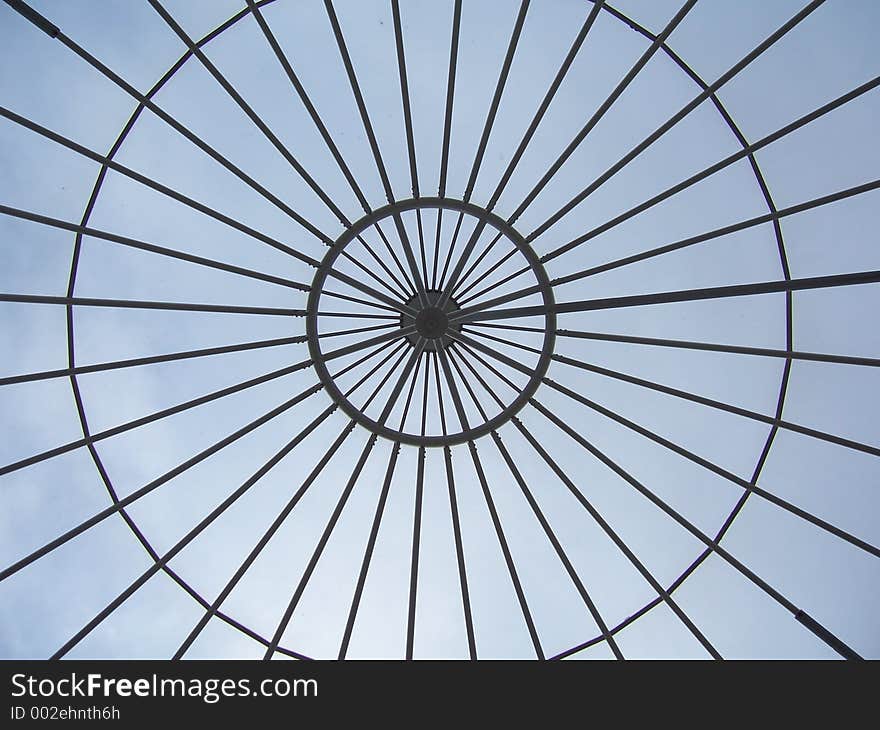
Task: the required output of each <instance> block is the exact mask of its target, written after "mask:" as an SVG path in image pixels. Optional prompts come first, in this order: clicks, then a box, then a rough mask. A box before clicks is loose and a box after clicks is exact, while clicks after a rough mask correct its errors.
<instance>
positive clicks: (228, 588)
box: [172, 421, 355, 659]
mask: <svg viewBox="0 0 880 730" xmlns="http://www.w3.org/2000/svg"><path fill="white" fill-rule="evenodd" d="M354 425H355V424H354V421H349V423H348V425H347V426H346V427H345V428H344V429H343V430H342V433H340V434H339V436H338V437H337V438H336V440H335V441H334V442H333V444H331V446H330V447H329V448H328V449H327V451H326V452H324V455H323V456H322V457H321V459H320V461H319V462H318V464H317V466H315V468H314V469H312V471H311V473H310V474H309V475H308V476H307V477H306V479H305V480H304V481H303V483H302V485H301V486H300V488H299V489H298V490H297V491H296V492H295V493H294V495H293V497H291V499H290V500H289V501H288V503H287V504H286V505H285V506H284V508H283V509H282V510H281V512H280V513H279V514H278V516H277V517H276V518H275V520H274V521H273V522H272V524H271V525H270V526H269V529H268V530H266V532H265V533H264V534H263V536H262V537H261V538H260V540H259V541H258V542H257V544H256V545H255V546H254V548H253V549H252V550H251V551H250V553H248V555H247V557H246V558H245V560H244V562H243V563H242V564H241V565H240V566H239V567H238V569H237V570H236V572H235V573H234V574H233V576H232V578H231V579H230V580H229V581H228V582H227V583H226V585H225V586H224V587H223V590H222V591H220V593H219V595H218V596H217V598H216V599H214V601H213V603H212V604H211V606H210V608H209V609H208V610H207V611H206V612H205V613H204V615H203V616H202V617H201V619H199V621H198V623H197V624H196V625H195V627H193V629H192V631H190V633H189V634H188V635H187V637H186V638H185V639H184V640H183V643H182V644H181V645H180V646H179V647H178V649H177V651H176V652H175V653H174V656H173V657H172V658H173V659H181V658H182V657H183V655H184V654H185V653H186V651H187V650H188V649H189V648H190V646H192V644H193V642H194V641H195V640H196V639H197V638H198V637H199V634H201V632H202V630H203V629H204V628H205V626H207V624H208V621H210V620H211V618H213V617H214V616H215V615H217V614H218V611H219V608H220V606H221V605H222V603H223V602H224V601H225V600H226V598H227V597H228V596H229V594H230V593H231V592H232V590H233V588H235V586H236V585H238V583H239V581H240V580H241V579H242V578H243V577H244V574H245V573H246V572H247V571H248V569H249V568H250V567H251V565H252V564H253V563H254V561H255V560H256V559H257V557H259V555H260V554H261V553H262V552H263V548H265V547H266V545H267V544H268V542H269V540H270V539H271V538H272V536H273V535H274V534H275V533H276V532H277V531H278V528H280V527H281V525H282V523H283V522H284V521H285V519H287V516H288V515H289V514H290V513H291V512H292V511H293V508H294V507H296V505H297V504H298V503H299V501H300V499H302V497H303V495H304V494H305V493H306V491H307V490H308V488H309V487H310V486H311V485H312V483H313V482H314V481H315V480H316V479H317V478H318V476H319V475H320V474H321V472H322V471H323V470H324V468H325V467H326V466H327V464H328V463H329V462H330V460H331V459H332V458H333V456H334V454H335V453H336V452H337V451H338V449H339V447H340V446H341V445H342V443H343V441H345V439H346V438H347V437H348V435H349V434H350V433H351V432H352V430H353V429H354ZM266 646H267V647H268V646H269V642H266ZM276 650H279V649H277V648H276Z"/></svg>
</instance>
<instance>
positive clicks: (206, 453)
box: [0, 344, 403, 581]
mask: <svg viewBox="0 0 880 730" xmlns="http://www.w3.org/2000/svg"><path fill="white" fill-rule="evenodd" d="M389 346H390V344H389V345H385V346H383V347H382V348H380V349H378V350H376V351H375V352H373V353H371V354H368V355H366V356H365V357H364V358H362V359H361V360H359V361H358V362H355V363H352V364H351V365H349V366H348V367H346V368H345V369H344V370H342V371H340V372H339V373H337V377H338V376H340V375H342V373H344V372H345V371H347V370H350V369H352V368H353V367H355V366H356V365H358V364H360V362H363V361H365V360H368V359H370V358H371V357H373V356H375V355H377V354H378V353H379V352H381V351H382V350H383V349H385V348H386V347H389ZM401 346H403V345H401ZM392 354H393V352H392ZM390 357H391V355H388V356H387V357H386V358H385V359H384V360H382V361H381V362H379V363H378V365H376V366H375V367H374V369H373V370H371V371H370V372H369V373H367V375H366V376H364V377H363V378H362V379H361V380H360V381H359V382H358V383H357V384H356V385H355V386H354V387H353V388H352V389H351V391H353V390H354V389H356V388H357V387H359V386H360V385H361V384H362V383H363V382H364V381H365V380H366V379H367V378H369V377H370V376H371V375H372V374H373V373H375V372H376V370H378V369H379V368H380V367H381V366H382V365H383V364H384V363H385V362H386V361H387V359H388V358H390ZM322 387H323V386H322V385H321V384H317V385H314V386H312V387H311V388H309V389H308V390H305V391H303V392H302V393H300V394H299V395H297V396H294V398H292V399H290V400H289V401H287V402H286V403H283V404H282V405H281V406H279V407H277V408H275V409H273V410H271V411H269V412H268V413H266V414H264V415H263V416H261V417H259V418H257V419H255V420H254V421H252V422H251V423H249V424H247V425H246V426H244V427H242V428H241V429H239V430H238V431H236V432H235V433H233V434H231V435H229V436H227V437H225V438H223V439H221V440H220V441H217V442H215V443H214V444H212V445H211V446H209V447H208V448H206V449H204V450H202V451H201V452H199V453H198V454H196V455H195V456H193V457H191V458H190V459H188V460H187V461H185V462H183V463H182V464H179V465H178V466H176V467H174V468H173V469H171V470H169V471H167V472H165V474H163V475H162V476H160V477H158V478H156V479H154V480H153V481H152V482H150V483H149V484H147V485H145V486H144V487H141V488H140V489H138V490H136V491H135V492H132V493H131V494H130V495H128V496H127V497H125V498H124V499H121V500H118V501H116V502H115V503H114V504H113V506H111V507H108V508H107V509H104V510H102V511H101V512H99V513H97V514H95V515H93V516H92V517H90V518H89V519H87V520H85V521H83V522H81V523H80V524H79V525H77V526H76V527H74V528H72V529H71V530H68V531H67V532H66V533H64V534H63V535H61V536H60V537H58V538H56V539H54V540H52V541H50V542H48V543H46V544H45V545H43V546H42V547H41V548H39V549H38V550H35V551H34V552H32V553H31V554H30V555H28V556H26V557H24V558H22V559H21V560H19V561H17V562H16V563H14V564H13V565H11V566H9V567H8V568H6V569H5V570H3V571H2V572H0V581H3V580H6V578H8V577H10V576H11V575H14V574H15V573H17V572H18V571H19V570H21V569H22V568H25V567H27V566H28V565H30V564H31V563H33V562H34V561H36V560H38V559H39V558H41V557H43V556H44V555H47V554H48V553H50V552H52V551H53V550H55V549H56V548H58V547H61V546H62V545H64V544H65V543H67V542H68V541H70V540H72V539H73V538H74V537H76V536H77V535H80V534H81V533H83V532H85V531H86V530H88V529H90V528H92V527H94V526H95V525H97V524H99V523H100V522H102V521H103V520H105V519H106V518H107V517H109V516H111V515H113V514H116V513H117V512H122V511H123V510H124V509H125V507H127V506H128V505H129V504H131V503H133V502H135V501H137V500H138V499H140V498H141V497H143V496H144V495H146V494H149V493H150V492H152V491H154V490H155V489H157V488H159V487H160V486H162V485H163V484H165V483H167V482H169V481H171V480H172V479H174V478H175V477H177V476H179V475H180V474H182V473H184V472H185V471H187V470H188V469H190V468H192V467H193V466H195V465H196V464H198V463H200V462H202V461H204V460H205V459H207V458H208V457H210V456H212V455H213V454H215V453H217V452H218V451H220V450H222V449H223V448H225V447H226V446H228V445H229V444H231V443H233V442H235V441H237V440H238V439H240V438H242V437H243V436H245V435H246V434H248V433H250V432H251V431H253V430H254V429H256V428H258V427H259V426H261V425H262V424H264V423H266V422H268V421H269V420H271V419H272V418H274V417H276V416H277V415H280V414H281V413H283V412H284V411H286V410H288V409H289V408H291V407H292V406H294V405H296V404H297V403H299V402H300V401H302V400H305V399H306V398H308V397H309V396H311V395H313V394H314V393H317V392H318V391H319V390H321V388H322ZM351 391H350V392H351ZM99 437H101V435H100V434H98V435H94V436H91V437H90V440H91V441H94V440H96V439H97V438H99Z"/></svg>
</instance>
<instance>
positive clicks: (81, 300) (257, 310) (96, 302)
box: [0, 293, 306, 317]
mask: <svg viewBox="0 0 880 730" xmlns="http://www.w3.org/2000/svg"><path fill="white" fill-rule="evenodd" d="M0 302H13V303H21V304H63V305H65V306H76V307H110V308H113V309H167V310H173V311H180V312H222V313H226V314H268V315H278V316H283V317H304V316H305V314H306V311H305V310H304V309H286V308H282V307H239V306H234V305H227V304H194V303H188V302H151V301H137V300H131V299H97V298H92V297H57V296H46V295H43V294H8V293H2V294H0Z"/></svg>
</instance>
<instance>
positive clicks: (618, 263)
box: [458, 180, 880, 308]
mask: <svg viewBox="0 0 880 730" xmlns="http://www.w3.org/2000/svg"><path fill="white" fill-rule="evenodd" d="M877 189H880V180H872V181H870V182H867V183H864V184H862V185H856V186H854V187H851V188H846V189H844V190H839V191H837V192H836V193H831V194H830V195H823V196H821V197H818V198H814V199H812V200H808V201H805V202H803V203H798V204H796V205H791V206H789V207H787V208H782V209H780V210H775V211H772V212H770V213H766V214H764V215H759V216H756V217H754V218H748V219H746V220H743V221H740V222H738V223H733V224H731V225H728V226H723V227H721V228H716V229H714V230H712V231H707V232H705V233H700V234H697V235H696V236H690V237H689V238H684V239H681V240H679V241H676V242H674V243H669V244H666V245H665V246H659V247H657V248H652V249H649V250H647V251H642V252H640V253H637V254H633V255H632V256H625V257H623V258H620V259H616V260H614V261H609V262H607V263H604V264H599V265H597V266H593V267H590V268H588V269H582V270H581V271H576V272H574V273H571V274H566V275H565V276H560V277H557V278H556V279H553V280H552V281H551V282H550V283H551V284H552V285H553V286H554V287H556V286H561V285H563V284H569V283H571V282H573V281H577V280H578V279H584V278H587V277H589V276H595V275H596V274H602V273H605V272H606V271H611V270H612V269H617V268H621V267H623V266H629V265H630V264H635V263H639V262H641V261H646V260H648V259H652V258H654V257H656V256H662V255H664V254H667V253H672V252H673V251H680V250H681V249H684V248H688V247H689V246H694V245H697V244H700V243H705V242H707V241H711V240H714V239H716V238H721V237H723V236H728V235H730V234H733V233H738V232H739V231H743V230H746V229H748V228H754V227H756V226H760V225H763V224H765V223H773V224H774V225H778V223H779V221H780V220H781V219H782V218H785V217H787V216H791V215H795V214H797V213H804V212H806V211H808V210H812V209H814V208H819V207H822V206H824V205H829V204H831V203H836V202H838V201H841V200H846V199H847V198H850V197H853V196H856V195H862V194H864V193H868V192H872V191H874V190H877ZM514 253H515V252H514V251H511V252H510V253H509V254H508V255H507V258H509V257H510V256H512V255H513V254H514ZM505 260H506V258H505V259H502V262H499V263H498V264H496V266H500V264H501V263H503V261H505ZM544 260H546V258H544V259H542V261H544ZM530 271H531V268H530V267H528V266H525V267H523V268H521V269H519V270H517V271H516V272H514V273H513V274H511V275H510V276H508V277H506V278H504V279H502V280H500V281H498V282H495V283H494V284H491V285H490V286H488V287H486V288H485V289H482V290H481V291H479V292H477V293H476V294H474V295H472V296H471V297H468V298H467V299H462V298H461V294H462V293H463V292H462V293H459V297H458V302H459V304H462V305H463V304H466V303H467V302H469V301H472V300H474V299H477V298H479V297H481V296H483V295H484V294H486V293H488V292H489V291H491V290H493V289H496V288H498V287H499V286H502V285H503V284H506V283H507V282H508V281H511V280H512V279H515V278H517V277H518V276H522V275H523V274H527V273H529V272H530ZM487 273H491V272H487ZM538 291H539V288H538V287H535V286H530V287H526V288H524V289H519V290H517V291H516V292H512V293H511V294H509V295H505V298H504V300H503V301H513V300H514V299H518V298H521V297H526V296H529V295H530V294H535V293H537V292H538ZM497 303H499V299H498V298H496V299H493V300H489V301H486V302H481V303H480V305H479V306H480V307H481V308H486V307H490V306H494V305H495V304H497Z"/></svg>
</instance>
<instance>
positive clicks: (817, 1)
mask: <svg viewBox="0 0 880 730" xmlns="http://www.w3.org/2000/svg"><path fill="white" fill-rule="evenodd" d="M824 2H825V0H813V1H812V2H811V3H809V4H808V5H807V6H806V7H804V8H802V9H801V10H800V11H799V12H798V13H796V14H795V15H794V16H793V17H792V18H790V19H789V20H788V21H787V22H786V23H784V24H783V25H782V26H780V27H779V28H778V29H777V30H776V31H775V32H774V33H773V34H772V35H770V36H769V37H767V38H766V39H765V40H764V41H762V42H761V43H760V44H759V45H757V46H756V47H755V48H754V49H753V50H752V51H751V52H749V53H748V54H747V55H745V56H744V57H743V58H742V59H740V60H739V61H738V62H737V63H736V64H734V65H733V66H731V67H730V68H729V69H728V70H727V71H726V72H725V73H723V74H722V75H721V76H719V77H718V79H717V80H716V81H715V82H714V83H712V84H709V85H708V86H706V88H705V89H704V90H703V91H702V92H701V93H699V94H697V96H695V97H694V98H693V99H692V100H691V101H690V102H688V103H687V104H685V105H684V106H683V107H682V108H681V109H680V110H679V111H678V112H677V113H676V114H674V115H673V116H671V117H670V118H669V119H668V120H667V121H666V122H664V123H663V124H662V125H661V126H660V127H658V128H657V129H656V130H654V131H653V132H652V133H651V134H650V135H648V136H647V137H646V138H645V139H643V140H642V141H641V142H640V143H639V144H638V145H636V146H635V147H633V148H632V149H631V150H630V151H629V152H628V153H627V154H625V155H624V156H623V157H622V158H621V159H620V160H618V161H617V162H616V163H614V164H613V165H612V166H611V167H609V168H608V169H607V170H606V171H605V172H603V173H602V174H601V175H600V176H599V177H597V178H596V179H595V180H594V181H593V182H592V183H590V184H589V185H588V186H587V187H586V188H584V189H583V190H582V191H581V192H579V193H578V194H577V195H576V196H574V197H573V198H572V199H571V200H570V201H569V202H568V203H566V204H565V205H564V206H562V207H561V208H560V209H559V210H558V211H556V212H555V213H554V214H553V215H551V216H550V217H549V218H548V219H547V220H546V221H544V222H543V223H542V224H541V225H539V226H538V227H537V228H535V230H534V231H532V233H531V234H530V235H529V240H530V241H533V240H535V239H536V238H538V236H540V235H542V234H543V233H545V232H546V231H547V230H548V229H549V228H550V227H551V226H553V225H554V224H556V223H557V222H558V221H559V220H561V219H562V218H563V217H564V216H565V215H567V214H568V213H570V212H571V211H572V210H573V209H574V208H575V207H576V206H578V205H579V204H580V203H582V202H583V201H584V200H586V199H587V198H588V197H589V196H590V195H592V194H593V193H594V192H596V191H597V190H598V189H599V188H600V187H602V185H604V184H605V183H606V182H608V180H610V179H611V178H612V177H614V176H615V175H616V174H617V173H618V172H620V171H621V170H622V169H623V168H625V167H626V166H627V165H629V163H630V162H632V161H633V160H634V159H636V158H637V157H638V156H639V155H641V154H642V152H644V151H645V150H646V149H648V148H649V147H650V146H651V145H653V144H654V143H655V142H657V140H659V139H660V138H661V137H663V136H664V135H665V134H666V133H667V132H668V131H669V130H671V129H672V128H673V127H675V126H676V125H677V124H678V123H679V122H680V121H682V120H683V119H684V118H685V117H687V116H688V115H689V114H690V113H691V112H692V111H694V110H695V109H696V108H697V107H699V106H700V105H701V104H702V103H703V102H704V101H706V100H707V99H709V98H711V97H713V96H714V95H715V93H716V92H717V91H718V90H719V89H720V88H721V87H722V86H724V85H725V84H726V83H727V82H728V81H730V80H731V79H733V78H734V77H735V76H737V75H738V74H739V73H740V72H741V71H743V70H744V69H745V68H746V67H747V66H749V64H751V63H752V62H753V61H755V60H756V59H757V58H759V57H760V56H761V55H762V54H763V53H764V52H765V51H767V50H768V49H769V48H770V47H772V46H773V45H774V44H775V43H777V42H778V41H780V40H781V39H782V38H784V37H785V36H786V35H788V34H789V33H790V32H791V31H792V30H793V29H794V28H795V27H796V26H797V25H798V24H800V23H801V21H803V20H805V19H806V18H807V17H809V16H810V14H811V13H812V12H813V11H814V10H817V9H818V8H819V7H820V6H821V5H822V4H823V3H824Z"/></svg>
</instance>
